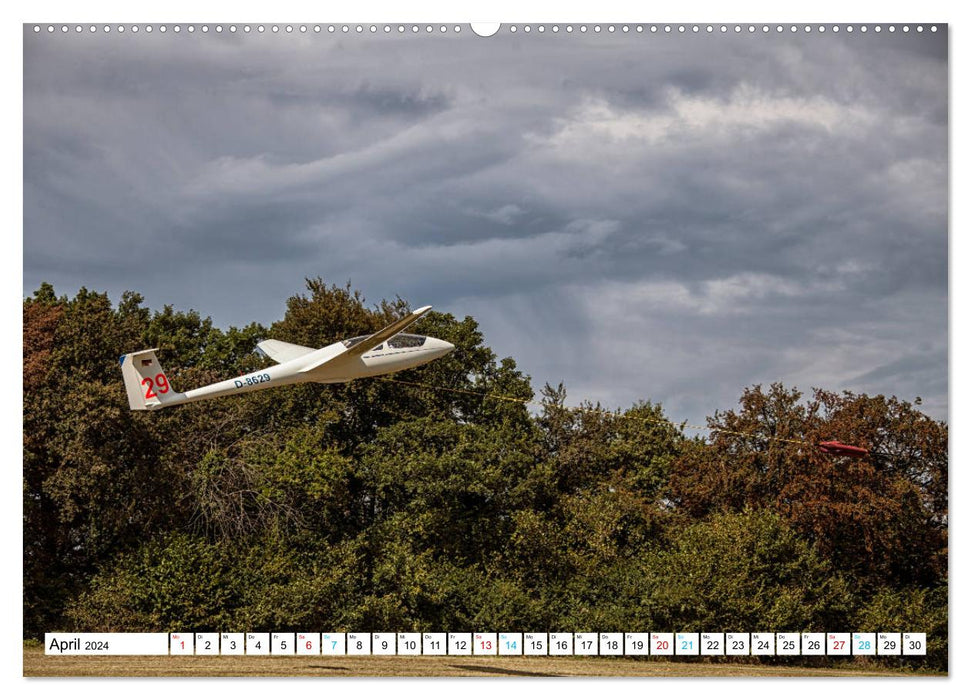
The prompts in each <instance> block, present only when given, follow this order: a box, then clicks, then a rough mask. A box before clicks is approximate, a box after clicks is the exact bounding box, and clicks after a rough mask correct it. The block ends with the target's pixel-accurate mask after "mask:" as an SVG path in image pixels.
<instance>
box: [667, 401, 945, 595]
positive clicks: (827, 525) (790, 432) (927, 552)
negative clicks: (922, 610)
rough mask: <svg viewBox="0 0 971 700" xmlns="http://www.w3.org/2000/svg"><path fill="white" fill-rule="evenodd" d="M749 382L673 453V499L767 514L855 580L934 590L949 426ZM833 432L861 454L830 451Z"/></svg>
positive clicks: (889, 408)
mask: <svg viewBox="0 0 971 700" xmlns="http://www.w3.org/2000/svg"><path fill="white" fill-rule="evenodd" d="M801 398H802V396H801V394H800V392H798V391H797V390H795V389H786V388H784V387H783V386H782V385H780V384H773V385H772V386H771V387H770V388H769V389H768V391H763V390H762V388H761V387H754V388H752V389H748V390H746V391H745V393H744V394H743V396H742V399H741V402H740V408H739V410H737V411H726V412H724V413H717V414H716V415H715V416H714V417H713V418H712V419H710V420H709V427H710V428H711V440H710V442H708V443H694V444H692V445H691V446H690V448H689V449H686V450H685V452H684V453H683V455H682V456H681V457H680V458H679V460H678V462H677V465H676V467H675V468H674V471H673V473H672V478H671V481H670V485H669V494H668V495H669V498H670V499H671V501H672V502H673V503H674V504H675V505H676V506H677V507H678V508H679V509H680V510H681V511H682V512H684V513H685V514H686V515H688V516H689V517H691V518H699V517H704V516H706V515H708V514H711V513H717V512H722V511H729V512H740V511H741V510H743V509H745V508H753V509H768V510H771V511H772V512H775V513H778V514H779V515H780V516H782V517H783V518H785V519H786V521H787V522H789V523H790V524H791V525H792V526H793V527H794V528H795V529H796V531H797V532H800V533H802V534H803V535H804V536H806V537H808V538H809V540H810V541H811V542H812V543H813V544H814V545H815V547H816V548H817V549H818V551H819V552H820V553H822V554H823V555H824V556H826V557H827V558H830V559H831V560H832V561H833V563H834V564H835V565H836V566H837V567H838V568H839V569H840V570H841V571H842V572H844V573H845V574H847V575H848V576H850V577H851V578H852V579H854V580H855V581H857V583H859V584H860V585H863V586H868V587H875V586H881V585H886V584H887V582H895V583H897V584H900V585H911V584H921V585H930V584H932V583H934V582H935V581H938V580H940V578H941V577H942V576H943V575H944V574H945V572H946V541H947V488H946V485H947V426H946V425H945V424H943V423H941V422H939V421H934V420H931V419H929V418H928V417H927V416H925V415H923V414H922V413H920V412H919V411H917V410H915V409H914V408H913V406H912V405H911V404H909V403H907V402H904V401H900V400H898V399H896V398H889V399H888V398H885V397H883V396H877V397H867V396H858V395H855V394H851V393H844V394H834V393H831V392H824V391H816V392H814V394H813V397H812V398H811V400H809V401H808V402H803V401H802V400H801ZM832 439H839V440H841V441H843V442H845V443H850V444H854V445H859V446H862V447H864V448H866V449H868V450H869V451H870V455H869V456H867V457H865V458H851V457H842V456H834V455H830V454H826V453H824V452H822V451H820V450H819V449H818V447H817V444H818V443H819V442H820V441H823V440H832Z"/></svg>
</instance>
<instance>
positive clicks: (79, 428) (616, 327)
mask: <svg viewBox="0 0 971 700" xmlns="http://www.w3.org/2000/svg"><path fill="white" fill-rule="evenodd" d="M657 9H658V10H659V11H658V12H657V13H656V14H657V17H656V18H655V19H664V18H665V17H670V16H673V14H674V11H673V10H672V9H670V8H657ZM661 9H663V10H664V11H663V12H661V11H660V10H661ZM588 10H589V11H588V12H587V17H586V18H585V19H584V21H558V20H559V19H567V18H569V17H568V16H564V15H563V14H560V15H557V13H556V12H553V11H550V12H549V13H547V15H546V16H545V17H544V18H538V19H537V18H533V20H532V21H525V22H523V21H504V22H495V23H469V22H467V21H464V20H463V21H449V22H443V21H433V18H432V17H429V16H428V15H427V13H426V14H422V13H415V16H414V17H413V19H414V20H421V21H409V22H404V21H401V22H388V21H364V18H363V17H362V18H361V21H309V20H312V19H318V20H324V19H327V18H326V17H324V16H323V15H326V14H327V12H328V9H327V7H325V6H320V7H316V8H314V9H313V10H312V11H309V8H308V12H307V13H305V16H304V17H303V18H302V19H305V20H307V21H265V22H253V21H248V20H252V19H259V18H260V17H262V18H264V19H267V20H269V19H274V17H273V16H274V15H278V14H279V15H280V16H279V17H278V18H277V19H292V20H299V19H301V17H299V16H294V15H290V16H288V17H284V16H283V15H282V14H281V13H279V12H277V11H275V10H274V9H273V8H272V7H270V6H267V7H266V8H264V11H262V12H260V13H258V15H259V17H257V16H255V15H247V16H243V13H240V14H239V16H238V17H235V16H231V15H235V14H236V13H229V15H225V14H224V15H223V16H222V17H216V16H215V15H213V17H212V18H213V19H226V20H238V21H220V22H197V21H166V22H120V21H106V20H108V19H110V15H99V14H98V13H96V12H90V13H89V12H86V11H85V9H84V6H83V5H81V6H78V8H76V9H75V10H72V12H71V13H70V15H71V16H70V17H67V16H65V17H63V18H58V17H54V16H53V15H51V16H48V15H47V14H43V13H41V14H39V15H38V16H37V17H36V18H35V19H34V21H31V20H27V21H25V23H24V24H23V26H22V41H23V292H22V295H23V349H24V353H23V434H24V442H23V528H24V557H23V562H24V563H23V636H24V651H23V655H24V671H23V673H24V675H27V676H89V675H99V676H114V675H122V676H131V675H134V676H233V677H240V676H242V677H248V676H320V677H334V676H354V677H361V676H364V677H370V676H402V677H414V676H419V677H428V676H467V675H471V676H487V677H499V676H516V677H541V678H547V677H555V676H582V677H588V676H599V677H647V676H666V677H682V676H695V677H722V676H724V677H729V676H731V677H753V678H754V677H762V676H785V677H787V678H788V677H805V676H825V677H829V676H841V677H843V676H847V677H857V676H859V677H888V676H942V675H944V676H946V675H947V674H948V673H949V667H948V654H949V636H948V630H949V624H950V623H949V608H948V576H949V570H948V553H949V539H948V538H949V520H948V508H949V480H948V475H949V474H948V472H949V469H948V468H949V452H948V450H949V433H948V430H949V423H948V419H949V410H950V403H949V401H950V399H949V384H948V379H949V377H948V367H949V335H948V308H949V277H948V270H949V237H948V229H949V210H948V204H949V191H952V190H949V187H950V180H949V172H950V171H949V168H950V161H949V128H953V127H950V126H949V125H950V121H949V71H950V70H951V69H950V65H949V37H950V33H951V26H950V25H949V24H948V23H947V22H946V21H936V22H935V21H916V20H920V19H925V20H926V19H929V20H942V19H946V18H947V16H946V15H941V14H937V15H934V13H933V12H925V10H922V9H921V7H919V6H915V7H913V8H911V9H910V10H909V11H908V12H906V13H903V14H900V13H897V14H893V13H890V12H883V11H880V8H876V7H874V8H871V10H870V11H871V12H872V13H873V14H872V16H870V17H863V16H862V14H861V16H860V17H858V18H856V19H857V20H863V19H867V20H872V21H853V22H833V21H829V22H822V23H821V22H819V21H816V22H809V23H807V22H806V21H801V22H793V21H786V22H782V21H778V19H776V20H773V18H772V17H768V16H766V17H762V18H761V19H762V21H757V22H756V21H753V20H755V19H759V18H758V17H755V16H752V15H751V13H747V14H746V13H744V12H738V13H737V14H738V21H724V20H725V19H726V17H727V16H728V15H730V14H734V13H732V12H731V11H730V8H727V9H726V8H723V9H722V10H720V11H719V12H718V13H717V15H718V17H715V16H712V17H711V19H712V20H715V19H721V20H723V21H717V22H716V21H679V22H671V21H648V20H650V19H651V17H650V16H649V15H651V14H655V11H654V8H651V7H641V8H634V7H633V6H632V7H631V8H630V10H629V11H628V12H626V13H620V14H617V13H614V15H612V16H610V15H608V14H604V15H603V17H601V19H608V20H609V19H614V20H626V21H587V20H590V19H593V20H596V19H597V15H598V11H597V8H596V7H594V6H591V7H590V8H588ZM449 14H450V15H451V16H460V15H461V14H462V11H460V10H456V11H455V12H451V13H449ZM819 14H820V13H818V12H811V11H809V8H808V7H807V11H806V19H813V18H814V17H815V18H816V19H817V20H819V19H821V18H822V17H820V16H819ZM864 14H865V13H864ZM86 15H90V16H89V17H88V18H87V19H85V16H86ZM314 15H320V16H319V17H314ZM408 15H409V12H408V11H407V8H406V7H405V8H401V9H399V10H396V11H395V12H393V13H391V14H390V15H389V16H388V18H387V19H393V18H400V19H406V18H407V16H408ZM566 15H569V13H566ZM823 16H825V14H824V15H823ZM343 17H344V15H341V18H343ZM446 18H447V16H445V17H443V19H446ZM40 19H45V20H49V21H43V22H41V21H37V20H40ZM58 19H62V20H68V19H71V20H72V21H70V22H68V21H54V20H58ZM175 19H178V18H177V17H173V20H175ZM333 19H337V17H334V18H333ZM779 19H781V18H779ZM887 19H897V20H899V19H908V20H914V21H908V22H898V21H894V22H888V21H886V20H887ZM82 20H83V21H82ZM741 20H745V21H741ZM954 79H955V78H954V77H952V78H951V83H952V84H953V81H954ZM957 128H960V127H959V126H958V127H957ZM953 269H955V270H957V268H953Z"/></svg>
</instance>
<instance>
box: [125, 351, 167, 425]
mask: <svg viewBox="0 0 971 700" xmlns="http://www.w3.org/2000/svg"><path fill="white" fill-rule="evenodd" d="M156 350H158V348H152V349H151V350H141V351H139V352H132V353H128V354H127V355H122V356H121V373H122V376H124V378H125V390H126V391H127V392H128V406H129V407H130V408H131V410H133V411H151V410H154V409H157V408H161V407H162V406H163V405H164V404H165V403H166V399H169V398H174V396H175V395H176V392H175V391H173V390H172V386H171V385H170V384H169V380H168V377H166V376H165V370H163V369H162V365H160V364H159V362H158V358H157V357H156V356H155V351H156Z"/></svg>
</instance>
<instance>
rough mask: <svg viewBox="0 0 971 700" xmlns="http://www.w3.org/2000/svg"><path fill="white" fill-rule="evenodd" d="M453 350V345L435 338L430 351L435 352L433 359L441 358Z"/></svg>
mask: <svg viewBox="0 0 971 700" xmlns="http://www.w3.org/2000/svg"><path fill="white" fill-rule="evenodd" d="M454 349H455V346H454V345H452V344H451V343H449V342H447V341H444V340H439V339H438V338H435V343H434V344H433V345H432V350H434V351H435V357H443V356H445V355H447V354H449V353H450V352H452V350H454Z"/></svg>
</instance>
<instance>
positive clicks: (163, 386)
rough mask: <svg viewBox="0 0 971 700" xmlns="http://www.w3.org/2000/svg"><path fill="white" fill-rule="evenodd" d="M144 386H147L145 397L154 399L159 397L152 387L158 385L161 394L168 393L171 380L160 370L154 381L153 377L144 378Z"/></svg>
mask: <svg viewBox="0 0 971 700" xmlns="http://www.w3.org/2000/svg"><path fill="white" fill-rule="evenodd" d="M142 386H143V387H145V398H146V399H154V398H157V395H156V394H155V392H154V391H152V389H154V388H156V387H157V388H158V393H159V394H167V393H168V391H169V380H168V379H167V378H166V377H165V375H164V374H162V373H161V372H160V373H159V374H156V375H155V381H154V382H153V381H152V378H151V377H145V378H144V379H143V380H142Z"/></svg>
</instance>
